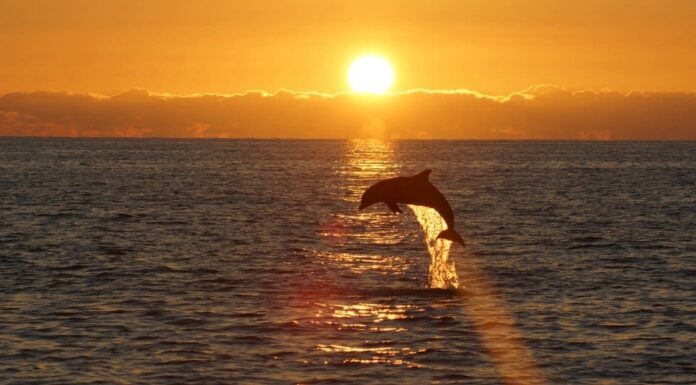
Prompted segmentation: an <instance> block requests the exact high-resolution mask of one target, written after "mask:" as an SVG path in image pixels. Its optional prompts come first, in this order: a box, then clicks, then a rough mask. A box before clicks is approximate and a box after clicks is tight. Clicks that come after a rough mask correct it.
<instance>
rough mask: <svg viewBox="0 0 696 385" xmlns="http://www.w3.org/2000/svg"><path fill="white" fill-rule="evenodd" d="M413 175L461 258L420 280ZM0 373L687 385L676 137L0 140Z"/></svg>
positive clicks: (688, 222)
mask: <svg viewBox="0 0 696 385" xmlns="http://www.w3.org/2000/svg"><path fill="white" fill-rule="evenodd" d="M425 168H432V169H433V170H434V171H433V174H432V176H431V180H432V182H433V183H434V184H435V185H436V186H438V187H439V188H440V190H441V191H442V192H443V193H444V194H445V196H446V197H448V199H449V200H450V203H451V205H452V207H453V208H454V211H455V216H456V219H457V228H458V230H459V232H460V233H461V234H462V236H463V237H464V238H465V240H466V241H467V243H468V244H467V247H466V248H461V247H460V246H458V245H453V246H452V247H451V249H450V250H449V251H450V253H449V258H450V259H451V260H452V261H454V263H455V265H456V268H457V271H458V275H459V277H458V280H459V283H460V284H461V285H463V286H464V287H465V289H462V290H436V289H429V288H427V286H428V285H429V280H428V273H429V268H430V259H431V258H430V255H429V253H428V250H427V248H426V245H425V244H424V242H423V231H422V230H421V228H420V226H419V224H418V221H417V220H416V217H415V215H414V214H413V213H412V212H411V211H410V210H404V212H405V214H404V215H400V216H395V215H392V214H391V213H390V212H389V210H387V209H386V208H385V207H381V206H375V207H371V208H370V209H369V210H364V211H362V212H359V211H357V205H358V200H359V197H360V194H361V193H362V190H363V189H364V188H365V187H367V186H369V185H370V184H371V183H373V182H375V181H377V180H378V179H380V178H382V177H384V176H391V175H394V174H403V175H410V174H415V173H416V172H419V171H421V170H423V169H425ZM0 213H1V215H0V258H1V259H0V295H1V297H0V383H8V384H15V383H16V384H20V383H21V384H25V383H42V384H53V383H55V384H66V383H70V384H78V383H139V384H177V383H181V384H193V383H205V384H213V383H228V384H275V383H278V384H290V383H331V384H367V383H375V384H377V383H380V384H424V383H441V384H503V383H507V384H513V383H548V384H650V383H656V384H657V383H659V384H668V383H672V384H676V383H680V384H685V383H694V382H696V367H695V364H694V362H696V360H695V359H694V357H696V305H695V304H696V302H695V301H694V298H696V241H695V240H694V238H695V235H696V143H693V142H692V143H678V142H671V143H670V142H660V143H642V142H636V143H613V142H612V143H587V142H581V143H578V142H454V141H438V142H418V141H397V142H373V141H184V140H181V141H165V140H61V139H52V140H39V139H9V138H4V139H3V138H0Z"/></svg>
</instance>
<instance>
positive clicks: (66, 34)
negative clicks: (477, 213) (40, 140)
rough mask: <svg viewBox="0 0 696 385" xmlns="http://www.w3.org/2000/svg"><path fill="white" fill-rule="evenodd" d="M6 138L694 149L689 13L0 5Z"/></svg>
mask: <svg viewBox="0 0 696 385" xmlns="http://www.w3.org/2000/svg"><path fill="white" fill-rule="evenodd" d="M366 54H375V55H380V56H382V57H384V58H386V59H387V60H388V61H389V62H390V63H391V65H392V67H393V70H394V73H395V76H394V83H393V85H392V88H391V91H392V94H389V95H384V96H365V95H352V94H349V93H348V94H345V92H349V91H350V87H349V85H348V83H347V79H346V75H347V70H348V67H349V65H350V64H351V62H353V61H354V60H355V59H357V58H358V57H361V56H363V55H366ZM134 90H135V91H134ZM252 90H265V91H268V93H263V92H249V91H252ZM277 90H285V91H282V92H277ZM0 135H11V136H23V135H39V136H56V135H59V136H159V137H264V138H269V137H273V138H285V137H292V138H318V137H321V138H344V137H354V136H371V137H373V136H377V137H388V138H458V139H691V140H696V1H693V0H630V1H629V0H613V1H612V0H601V1H600V0H584V1H575V0H574V1H570V0H533V1H511V0H485V1H484V0H466V1H465V0H441V1H436V0H430V1H421V0H418V1H416V0H391V1H380V0H353V1H333V0H323V1H308V0H295V1H287V0H280V1H271V0H268V1H233V0H196V1H180V0H119V1H112V0H60V1H58V0H0Z"/></svg>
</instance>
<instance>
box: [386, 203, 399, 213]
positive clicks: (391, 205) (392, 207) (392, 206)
mask: <svg viewBox="0 0 696 385" xmlns="http://www.w3.org/2000/svg"><path fill="white" fill-rule="evenodd" d="M386 203H387V206H389V209H390V210H391V211H392V212H393V213H394V214H396V213H403V211H401V209H400V208H399V205H397V204H396V202H386Z"/></svg>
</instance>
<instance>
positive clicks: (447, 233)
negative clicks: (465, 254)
mask: <svg viewBox="0 0 696 385" xmlns="http://www.w3.org/2000/svg"><path fill="white" fill-rule="evenodd" d="M437 237H438V238H442V239H447V240H448V241H452V242H457V243H459V244H460V245H462V246H464V240H463V239H462V236H461V235H459V234H458V233H457V232H456V231H454V230H452V229H447V230H443V231H442V232H441V233H440V234H438V235H437Z"/></svg>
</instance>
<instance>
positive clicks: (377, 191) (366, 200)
mask: <svg viewBox="0 0 696 385" xmlns="http://www.w3.org/2000/svg"><path fill="white" fill-rule="evenodd" d="M431 172H432V170H425V171H422V172H420V173H418V174H416V175H414V176H399V177H396V178H390V179H385V180H383V181H379V182H377V183H375V184H373V185H372V186H370V187H369V188H368V189H367V190H365V192H364V193H363V195H362V198H361V199H360V207H359V208H358V209H359V210H362V209H364V208H366V207H368V206H372V205H373V204H375V203H379V202H384V203H386V204H387V206H388V207H389V209H390V210H391V211H392V212H394V213H403V211H401V209H400V208H399V206H398V205H397V203H404V204H408V205H416V206H425V207H430V208H433V209H435V210H436V211H437V212H438V213H439V214H440V216H441V217H442V218H443V219H444V220H445V223H447V229H446V230H443V231H442V232H440V234H438V235H437V238H443V239H447V240H450V241H452V242H457V243H459V244H460V245H462V246H464V240H463V239H462V237H461V236H460V235H459V234H458V233H457V232H456V231H455V230H454V213H453V212H452V207H450V205H449V203H447V200H446V199H445V197H444V196H443V195H442V193H441V192H440V191H438V189H437V188H435V186H433V185H432V184H431V183H430V181H429V180H428V177H429V176H430V173H431Z"/></svg>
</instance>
